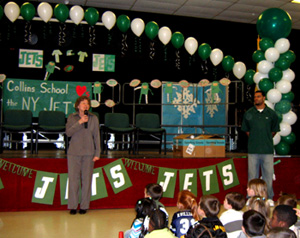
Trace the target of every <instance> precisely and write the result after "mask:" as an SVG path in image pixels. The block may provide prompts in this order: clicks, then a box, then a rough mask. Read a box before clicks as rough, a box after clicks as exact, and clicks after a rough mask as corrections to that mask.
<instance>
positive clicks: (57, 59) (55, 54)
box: [52, 50, 63, 63]
mask: <svg viewBox="0 0 300 238" xmlns="http://www.w3.org/2000/svg"><path fill="white" fill-rule="evenodd" d="M62 54H63V53H62V52H61V51H60V50H53V52H52V56H54V57H55V63H59V56H60V55H62Z"/></svg>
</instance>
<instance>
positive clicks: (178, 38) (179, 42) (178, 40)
mask: <svg viewBox="0 0 300 238" xmlns="http://www.w3.org/2000/svg"><path fill="white" fill-rule="evenodd" d="M171 42H172V44H173V46H174V47H175V48H176V49H179V48H180V47H181V46H183V43H184V36H183V35H182V33H181V32H179V31H176V32H174V33H173V35H172V38H171Z"/></svg>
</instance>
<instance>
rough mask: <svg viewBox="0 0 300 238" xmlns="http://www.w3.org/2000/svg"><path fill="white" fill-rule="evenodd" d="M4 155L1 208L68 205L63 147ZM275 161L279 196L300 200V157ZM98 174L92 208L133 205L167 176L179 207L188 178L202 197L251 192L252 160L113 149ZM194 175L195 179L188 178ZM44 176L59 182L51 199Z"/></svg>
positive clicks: (170, 197)
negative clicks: (249, 162)
mask: <svg viewBox="0 0 300 238" xmlns="http://www.w3.org/2000/svg"><path fill="white" fill-rule="evenodd" d="M0 156H1V160H0V179H1V183H0V211H38V210H40V211H46V210H66V209H67V205H66V200H65V195H66V194H65V191H66V187H65V186H64V182H63V181H66V174H67V159H66V156H65V153H64V151H63V150H50V151H44V150H41V151H39V154H38V155H31V154H30V153H29V152H28V151H22V150H21V151H20V150H15V151H14V150H11V151H10V150H5V151H4V152H3V154H1V155H0ZM274 161H275V176H276V180H275V181H274V194H275V196H274V200H277V198H278V196H279V193H280V192H285V193H295V194H296V195H297V197H298V198H299V197H300V191H299V190H298V189H296V188H297V187H299V185H300V174H299V171H298V170H299V167H300V157H298V156H297V157H281V158H275V159H274ZM112 171H113V172H112ZM203 171H204V172H203ZM205 171H212V172H211V173H210V176H201V175H202V172H203V174H205V173H206V172H205ZM235 173H236V174H235ZM166 174H167V175H166ZM170 174H171V175H170ZM94 175H95V180H94V181H95V184H94V191H96V195H95V194H94V196H92V197H93V199H92V201H91V209H102V208H132V207H133V206H134V205H135V202H136V201H137V199H139V198H141V197H143V194H144V187H145V185H146V184H148V183H156V182H158V180H159V179H161V177H162V176H165V178H164V179H165V180H164V181H165V182H166V181H167V182H168V184H169V186H168V189H167V191H168V192H166V194H165V195H166V196H167V197H163V198H162V200H161V201H162V203H163V204H164V205H165V206H176V197H177V193H178V191H179V190H180V188H182V187H183V186H185V185H184V183H185V182H187V183H188V184H187V186H188V185H190V186H191V188H192V189H194V191H196V193H197V197H198V198H200V197H201V196H202V195H203V194H204V193H206V192H207V191H208V190H209V189H211V190H209V191H208V192H213V195H215V196H216V197H218V198H219V200H220V201H221V203H223V200H224V197H225V194H226V193H228V192H232V191H235V192H240V193H242V194H244V195H246V188H247V158H246V154H241V153H227V154H226V157H225V158H174V157H173V153H172V152H168V153H167V155H159V154H158V152H156V151H141V152H140V154H139V155H129V154H128V153H127V151H109V152H108V155H105V156H104V155H103V156H102V157H101V159H100V160H99V161H97V162H96V163H95V170H94ZM96 175H97V176H96ZM168 175H169V176H168ZM191 175H194V178H192V177H193V176H191ZM188 176H189V178H190V179H189V180H186V181H185V180H184V179H185V178H187V177H188ZM44 177H47V178H49V177H53V178H54V180H53V181H52V180H51V181H50V180H48V185H49V187H51V186H50V185H51V182H53V185H54V187H53V191H52V192H50V197H49V196H48V197H47V196H46V197H47V198H46V199H44V200H43V199H41V200H39V198H41V196H42V195H41V194H42V193H43V189H44V188H45V184H46V182H45V180H41V181H43V182H41V181H40V179H41V178H44ZM64 179H65V180H64ZM49 181H50V182H49ZM160 181H161V180H160ZM230 181H231V182H230ZM231 185H232V186H231ZM208 186H210V188H209V187H208ZM37 191H39V193H38V192H37ZM44 192H45V191H44ZM47 192H48V191H47ZM51 194H52V197H51ZM46 195H47V193H46Z"/></svg>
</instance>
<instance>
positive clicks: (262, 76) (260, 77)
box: [253, 72, 269, 84]
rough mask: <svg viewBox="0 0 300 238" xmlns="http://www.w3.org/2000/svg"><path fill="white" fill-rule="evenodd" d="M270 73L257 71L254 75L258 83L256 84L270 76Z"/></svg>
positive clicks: (254, 79)
mask: <svg viewBox="0 0 300 238" xmlns="http://www.w3.org/2000/svg"><path fill="white" fill-rule="evenodd" d="M268 77H269V76H268V74H262V73H260V72H256V73H255V74H254V76H253V81H254V82H255V83H256V84H259V81H260V80H262V79H264V78H268Z"/></svg>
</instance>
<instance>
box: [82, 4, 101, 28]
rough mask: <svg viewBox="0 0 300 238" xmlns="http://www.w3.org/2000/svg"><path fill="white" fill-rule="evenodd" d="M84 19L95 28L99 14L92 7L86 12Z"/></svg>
mask: <svg viewBox="0 0 300 238" xmlns="http://www.w3.org/2000/svg"><path fill="white" fill-rule="evenodd" d="M84 19H85V20H86V21H87V23H89V24H90V25H91V26H93V25H95V24H96V23H97V21H98V20H99V12H98V11H97V9H96V8H93V7H90V8H88V9H86V10H85V13H84Z"/></svg>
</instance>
